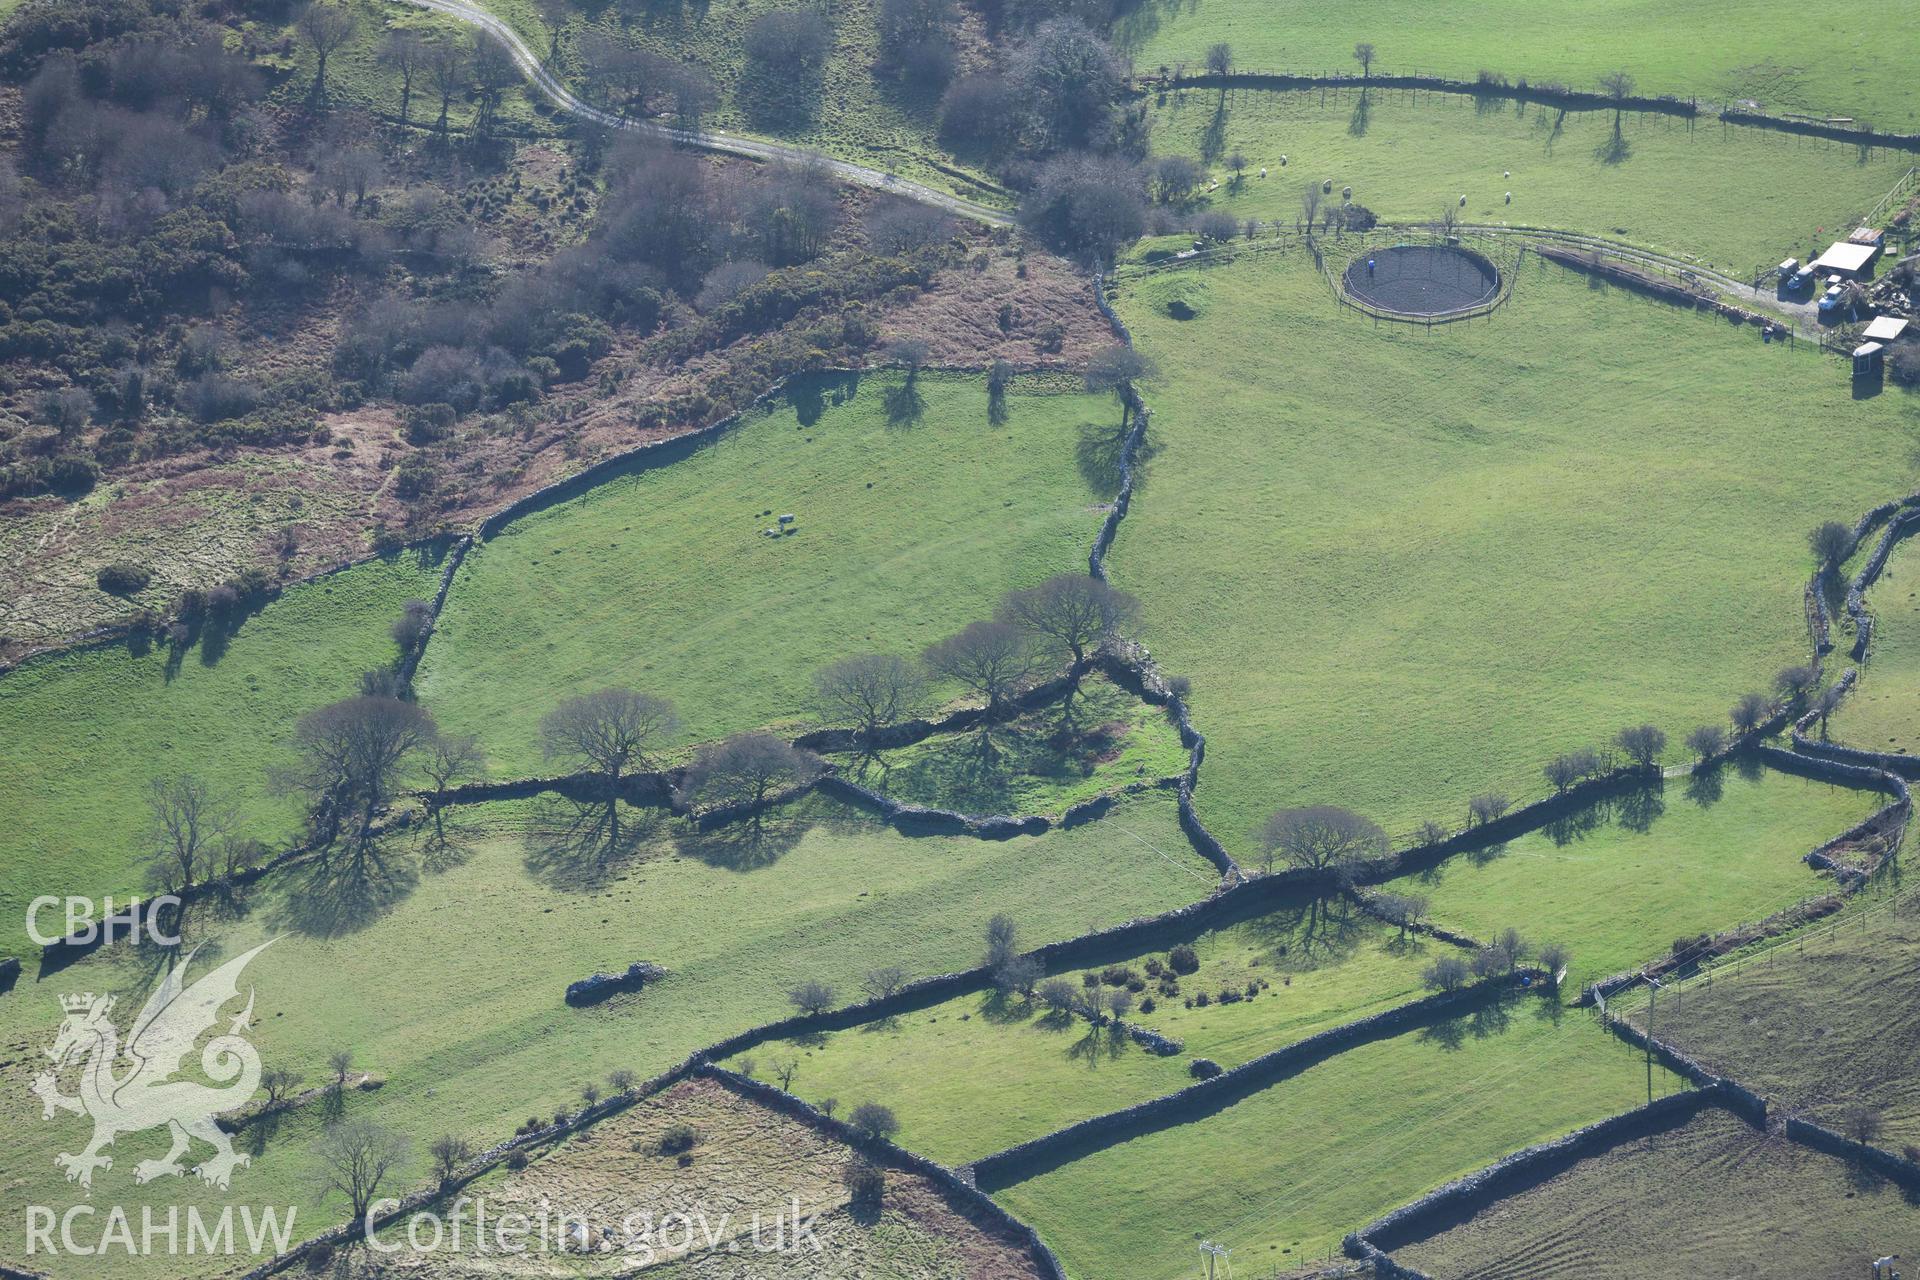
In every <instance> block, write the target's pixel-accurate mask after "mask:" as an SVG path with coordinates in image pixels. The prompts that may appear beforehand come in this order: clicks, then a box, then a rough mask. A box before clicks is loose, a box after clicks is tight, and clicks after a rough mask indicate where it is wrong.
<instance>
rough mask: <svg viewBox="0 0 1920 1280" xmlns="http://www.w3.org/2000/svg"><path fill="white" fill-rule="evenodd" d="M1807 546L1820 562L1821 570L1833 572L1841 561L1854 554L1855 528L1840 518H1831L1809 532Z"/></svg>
mask: <svg viewBox="0 0 1920 1280" xmlns="http://www.w3.org/2000/svg"><path fill="white" fill-rule="evenodd" d="M1807 547H1808V549H1809V550H1811V551H1812V552H1813V558H1814V559H1816V560H1818V561H1819V562H1820V571H1821V572H1822V573H1832V572H1833V571H1834V570H1835V569H1838V568H1839V567H1840V562H1841V561H1843V560H1845V559H1846V558H1847V557H1848V556H1850V555H1852V554H1853V529H1852V528H1851V527H1850V526H1848V525H1844V524H1841V523H1840V522H1839V521H1838V520H1829V521H1827V522H1826V523H1825V524H1823V525H1821V526H1819V527H1818V528H1816V529H1814V530H1812V531H1811V532H1809V533H1808V534H1807Z"/></svg>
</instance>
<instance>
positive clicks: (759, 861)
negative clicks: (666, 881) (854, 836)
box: [673, 810, 814, 871]
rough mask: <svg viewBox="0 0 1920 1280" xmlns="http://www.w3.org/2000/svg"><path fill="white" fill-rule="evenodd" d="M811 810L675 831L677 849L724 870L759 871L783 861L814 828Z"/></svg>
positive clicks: (682, 854)
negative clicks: (713, 827) (708, 829)
mask: <svg viewBox="0 0 1920 1280" xmlns="http://www.w3.org/2000/svg"><path fill="white" fill-rule="evenodd" d="M813 826H814V819H813V817H812V815H811V814H808V813H792V812H782V811H780V810H775V811H773V812H770V813H759V814H755V815H754V816H753V817H750V818H743V819H741V820H740V821H738V822H731V823H728V824H727V825H726V826H724V827H717V828H715V829H714V830H711V831H698V830H681V831H677V832H675V833H674V837H673V846H674V851H675V852H677V853H678V854H679V855H680V856H681V857H683V858H693V859H696V860H698V861H700V862H704V863H706V864H707V865H708V866H710V867H718V868H720V869H721V870H724V871H759V870H761V869H763V868H765V867H770V866H772V865H773V864H774V863H776V862H778V861H780V859H781V858H782V857H784V856H785V855H786V854H788V853H790V852H792V851H793V849H794V847H795V846H796V845H798V844H799V843H800V841H801V840H802V839H803V838H804V837H805V836H806V834H807V832H809V831H811V830H812V829H813Z"/></svg>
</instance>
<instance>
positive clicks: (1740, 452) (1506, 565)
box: [1111, 250, 1920, 853]
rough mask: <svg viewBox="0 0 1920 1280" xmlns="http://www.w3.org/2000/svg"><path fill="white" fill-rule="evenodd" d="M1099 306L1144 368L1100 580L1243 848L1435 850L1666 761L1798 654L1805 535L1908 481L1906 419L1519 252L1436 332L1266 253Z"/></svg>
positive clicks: (1206, 794)
mask: <svg viewBox="0 0 1920 1280" xmlns="http://www.w3.org/2000/svg"><path fill="white" fill-rule="evenodd" d="M1176 295H1177V296H1179V297H1181V298H1184V299H1185V300H1186V301H1187V302H1188V305H1189V306H1190V307H1191V308H1192V310H1193V311H1194V312H1195V313H1196V314H1195V318H1193V319H1190V320H1185V321H1181V320H1176V319H1173V318H1172V317H1171V316H1170V315H1169V314H1168V310H1167V306H1168V303H1169V302H1170V301H1172V300H1173V299H1174V298H1175V297H1176ZM1119 307H1120V310H1121V314H1122V315H1123V317H1124V318H1125V319H1126V320H1127V321H1128V322H1129V323H1130V324H1131V325H1133V326H1134V332H1135V335H1136V338H1137V340H1138V342H1139V344H1140V347H1141V349H1142V350H1143V351H1145V352H1146V353H1147V354H1148V355H1150V356H1152V357H1153V358H1154V359H1156V360H1157V361H1158V362H1159V365H1160V368H1161V370H1162V371H1163V372H1162V375H1161V377H1160V378H1159V380H1158V381H1157V382H1154V383H1151V384H1149V386H1148V389H1147V397H1148V399H1149V401H1150V402H1151V403H1152V404H1153V406H1154V409H1155V412H1154V419H1153V421H1154V429H1153V432H1152V433H1151V435H1150V446H1151V448H1152V451H1153V452H1152V455H1151V457H1150V458H1149V460H1148V461H1147V463H1146V466H1145V470H1144V476H1143V480H1142V484H1141V488H1140V491H1139V493H1138V494H1137V501H1136V502H1135V504H1134V507H1133V510H1132V512H1131V513H1130V514H1129V516H1128V518H1127V520H1126V521H1125V523H1124V524H1122V526H1121V528H1120V534H1119V538H1118V540H1117V542H1116V544H1115V549H1114V555H1113V558H1112V561H1111V572H1112V575H1113V579H1114V581H1115V583H1116V584H1117V585H1119V586H1121V587H1123V588H1125V589H1127V590H1130V591H1132V592H1134V593H1135V594H1137V595H1139V596H1140V597H1141V598H1142V599H1143V600H1144V601H1145V602H1146V628H1145V638H1146V640H1147V641H1148V642H1149V643H1150V644H1151V646H1152V649H1153V653H1154V656H1155V658H1156V659H1157V660H1158V661H1159V662H1160V663H1161V664H1162V666H1163V667H1164V668H1165V669H1166V670H1167V671H1168V672H1169V673H1170V674H1175V675H1184V676H1187V677H1190V678H1191V679H1192V681H1193V690H1194V692H1193V698H1192V706H1193V711H1194V716H1195V719H1196V722H1197V723H1198V725H1199V727H1200V728H1201V729H1202V730H1203V731H1204V732H1205V733H1206V734H1207V736H1208V755H1207V766H1206V770H1205V772H1204V774H1203V776H1202V778H1201V784H1200V787H1199V790H1198V793H1197V797H1196V799H1197V803H1198V805H1199V808H1200V813H1201V816H1202V818H1203V819H1204V820H1205V821H1206V822H1207V823H1208V825H1209V827H1210V828H1211V829H1212V830H1214V831H1215V832H1216V833H1217V834H1218V835H1219V836H1220V837H1221V838H1222V839H1223V840H1225V841H1226V842H1227V844H1228V845H1229V847H1230V848H1234V849H1237V850H1239V851H1240V852H1242V853H1247V852H1250V846H1251V844H1252V839H1251V834H1250V833H1251V832H1252V831H1253V830H1254V828H1255V827H1256V826H1257V824H1259V823H1260V822H1261V821H1262V820H1263V818H1264V817H1265V815H1266V814H1267V813H1269V812H1270V811H1271V810H1273V809H1274V808H1277V807H1280V806H1283V805H1291V804H1305V803H1330V804H1343V805H1346V806H1348V807H1350V808H1354V809H1358V810H1360V811H1362V812H1364V813H1367V814H1369V815H1370V816H1372V817H1373V818H1374V819H1375V820H1377V821H1379V822H1381V823H1382V824H1383V825H1385V826H1386V827H1387V828H1388V830H1389V831H1391V832H1394V833H1403V832H1408V831H1410V830H1411V829H1412V828H1414V827H1415V826H1416V825H1417V824H1418V823H1420V822H1421V821H1423V820H1434V821H1439V822H1442V823H1444V824H1446V825H1448V826H1450V827H1458V826H1460V825H1462V824H1463V823H1464V820H1465V810H1466V802H1467V800H1468V798H1469V797H1470V796H1472V795H1474V794H1476V793H1478V792H1482V791H1486V790H1490V789H1493V790H1500V791H1503V792H1505V793H1507V794H1508V795H1509V796H1511V797H1512V798H1513V799H1514V800H1516V801H1519V800H1522V799H1525V798H1529V797H1532V796H1537V795H1540V794H1543V793H1544V792H1545V790H1546V787H1545V784H1544V782H1543V781H1542V780H1541V778H1540V773H1539V769H1540V766H1541V765H1542V764H1543V763H1544V762H1545V761H1546V760H1547V759H1548V758H1549V757H1551V756H1553V755H1554V754H1556V753H1558V752H1561V751H1565V750H1567V749H1569V748H1572V747H1577V746H1582V745H1597V744H1600V743H1603V742H1604V741H1606V740H1607V739H1609V738H1611V736H1612V735H1613V733H1614V732H1615V731H1616V730H1618V729H1619V728H1620V727H1621V726H1622V725H1624V724H1629V723H1635V722H1639V721H1643V720H1653V721H1655V722H1657V723H1658V724H1659V725H1660V726H1661V727H1663V728H1664V729H1665V730H1666V731H1667V733H1668V734H1669V735H1670V738H1671V739H1672V741H1673V742H1674V743H1675V744H1676V749H1675V751H1674V752H1673V757H1674V758H1675V759H1678V758H1679V755H1680V752H1679V751H1678V749H1677V744H1678V743H1679V741H1680V740H1681V739H1682V738H1683V737H1684V735H1685V734H1686V732H1687V731H1688V730H1689V729H1690V728H1692V727H1693V726H1694V725H1696V724H1699V723H1701V722H1703V721H1716V720H1721V719H1722V718H1723V717H1724V716H1725V714H1726V709H1727V708H1728V707H1729V706H1730V705H1731V704H1732V703H1733V702H1734V700H1735V699H1736V698H1737V697H1738V696H1739V695H1740V694H1741V693H1743V692H1745V691H1746V690H1748V689H1752V688H1757V687H1765V686H1766V685H1767V683H1768V682H1769V680H1770V679H1771V677H1772V674H1773V672H1774V671H1775V670H1776V669H1778V668H1779V667H1781V666H1784V665H1786V664H1788V663H1792V662H1803V661H1805V660H1806V656H1807V639H1806V627H1805V624H1804V623H1803V621H1802V619H1801V585H1802V583H1804V582H1805V580H1806V577H1807V575H1808V573H1809V572H1810V571H1811V569H1812V565H1811V563H1810V558H1809V556H1808V554H1807V550H1806V542H1805V537H1806V530H1807V529H1809V528H1811V527H1812V526H1814V525H1815V524H1817V523H1819V521H1821V520H1823V519H1828V518H1834V517H1839V518H1844V519H1852V518H1854V517H1855V516H1856V515H1857V514H1858V512H1860V511H1861V510H1864V509H1865V508H1866V507H1868V506H1870V505H1872V504H1873V503H1874V502H1876V501H1879V500H1882V499H1884V497H1885V496H1886V495H1887V494H1888V493H1890V492H1897V491H1900V490H1902V489H1903V488H1905V487H1907V486H1908V485H1909V484H1910V481H1909V480H1908V479H1906V478H1905V477H1906V476H1907V475H1908V474H1909V468H1910V466H1911V462H1910V461H1909V455H1910V445H1909V443H1908V442H1909V440H1910V439H1911V436H1912V432H1913V429H1914V426H1915V423H1916V421H1917V420H1920V419H1917V417H1916V412H1915V409H1916V406H1915V404H1914V402H1913V401H1912V400H1911V399H1909V398H1908V397H1906V396H1903V395H1900V394H1897V393H1894V392H1891V391H1890V392H1889V393H1888V394H1885V395H1881V396H1879V397H1878V398H1875V399H1871V400H1866V401H1859V402H1856V401H1854V400H1852V399H1851V398H1850V392H1849V386H1848V380H1847V378H1846V375H1845V371H1844V370H1843V369H1841V368H1839V367H1838V366H1836V365H1833V364H1830V363H1828V362H1826V361H1824V360H1822V359H1820V358H1817V357H1816V356H1814V355H1812V354H1810V353H1808V352H1806V351H1804V350H1802V351H1786V350H1782V349H1780V348H1777V347H1766V346H1763V345H1762V344H1761V343H1760V342H1759V341H1758V339H1757V338H1755V337H1754V336H1753V331H1752V330H1751V329H1736V328H1732V327H1730V326H1728V325H1727V324H1725V323H1724V322H1721V321H1716V320H1709V319H1706V318H1703V317H1700V316H1697V315H1695V314H1692V313H1681V312H1676V311H1674V310H1673V309H1671V308H1669V307H1667V306H1665V305H1663V304H1657V303H1653V302H1650V301H1647V300H1644V299H1641V298H1638V297H1636V296H1632V295H1628V294H1624V293H1621V292H1619V291H1614V290H1607V289H1595V288H1591V287H1589V285H1588V283H1587V282H1586V281H1585V280H1583V279H1580V278H1578V277H1575V276H1573V275H1571V274H1569V273H1566V272H1564V271H1562V270H1560V269H1559V268H1555V267H1551V266H1549V265H1548V264H1546V263H1544V262H1541V261H1539V260H1538V259H1534V258H1528V259H1527V260H1526V261H1525V265H1524V267H1523V268H1522V271H1521V274H1520V277H1519V280H1518V285H1517V287H1516V289H1515V291H1514V295H1513V297H1512V299H1511V301H1509V302H1508V303H1507V304H1506V305H1505V306H1504V307H1502V308H1501V309H1500V310H1499V311H1498V312H1496V313H1495V314H1494V316H1493V318H1492V319H1491V320H1490V321H1486V322H1476V323H1473V324H1469V325H1453V326H1446V327H1444V328H1441V329H1438V330H1434V331H1427V330H1425V329H1421V328H1414V327H1409V326H1397V325H1392V324H1382V325H1377V326H1376V325H1375V324H1373V323H1372V322H1369V321H1366V320H1363V319H1361V318H1359V317H1357V316H1354V315H1353V314H1351V313H1344V312H1342V311H1341V310H1340V308H1339V307H1338V305H1337V304H1336V303H1335V302H1334V300H1333V298H1332V296H1331V293H1330V290H1329V288H1328V285H1327V283H1326V282H1325V280H1324V279H1323V278H1322V277H1321V276H1320V275H1319V274H1318V273H1317V272H1315V271H1314V270H1313V269H1312V265H1311V261H1310V260H1309V259H1307V258H1305V256H1304V254H1303V253H1299V252H1295V251H1291V250H1289V251H1276V250H1267V251H1262V252H1259V253H1256V254H1253V255H1247V256H1243V257H1241V258H1240V259H1238V260H1236V261H1234V262H1232V263H1231V264H1230V265H1226V266H1223V267H1216V268H1211V269H1204V270H1200V271H1194V270H1183V271H1159V272H1150V273H1147V274H1144V275H1138V276H1133V275H1130V276H1128V277H1127V278H1125V279H1124V280H1123V282H1122V284H1121V293H1120V298H1119Z"/></svg>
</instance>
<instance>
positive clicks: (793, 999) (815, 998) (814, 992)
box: [787, 978, 834, 1013]
mask: <svg viewBox="0 0 1920 1280" xmlns="http://www.w3.org/2000/svg"><path fill="white" fill-rule="evenodd" d="M833 998H834V990H833V987H832V985H831V984H829V983H825V982H822V981H820V980H819V979H818V978H809V979H807V980H806V981H805V982H802V983H801V984H800V985H798V986H796V987H794V988H793V989H792V990H790V991H788V992H787V1003H788V1004H791V1005H792V1006H793V1007H794V1008H796V1009H798V1010H799V1011H800V1012H802V1013H825V1012H826V1011H827V1010H828V1009H831V1008H833Z"/></svg>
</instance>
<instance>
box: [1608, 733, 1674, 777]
mask: <svg viewBox="0 0 1920 1280" xmlns="http://www.w3.org/2000/svg"><path fill="white" fill-rule="evenodd" d="M1614 743H1615V745H1617V746H1618V747H1619V748H1620V750H1621V751H1623V752H1625V753H1626V756H1627V759H1629V760H1631V761H1633V762H1634V763H1635V764H1637V765H1639V766H1640V767H1641V768H1643V769H1644V768H1646V767H1648V766H1649V765H1651V764H1652V763H1653V762H1654V761H1656V760H1658V759H1659V758H1660V754H1661V753H1662V752H1663V751H1665V750H1666V749H1667V735H1666V731H1665V730H1663V729H1660V728H1658V727H1656V726H1654V725H1650V724H1636V725H1629V726H1627V727H1626V728H1624V729H1622V730H1621V731H1620V732H1619V734H1618V735H1616V736H1615V738H1614Z"/></svg>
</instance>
